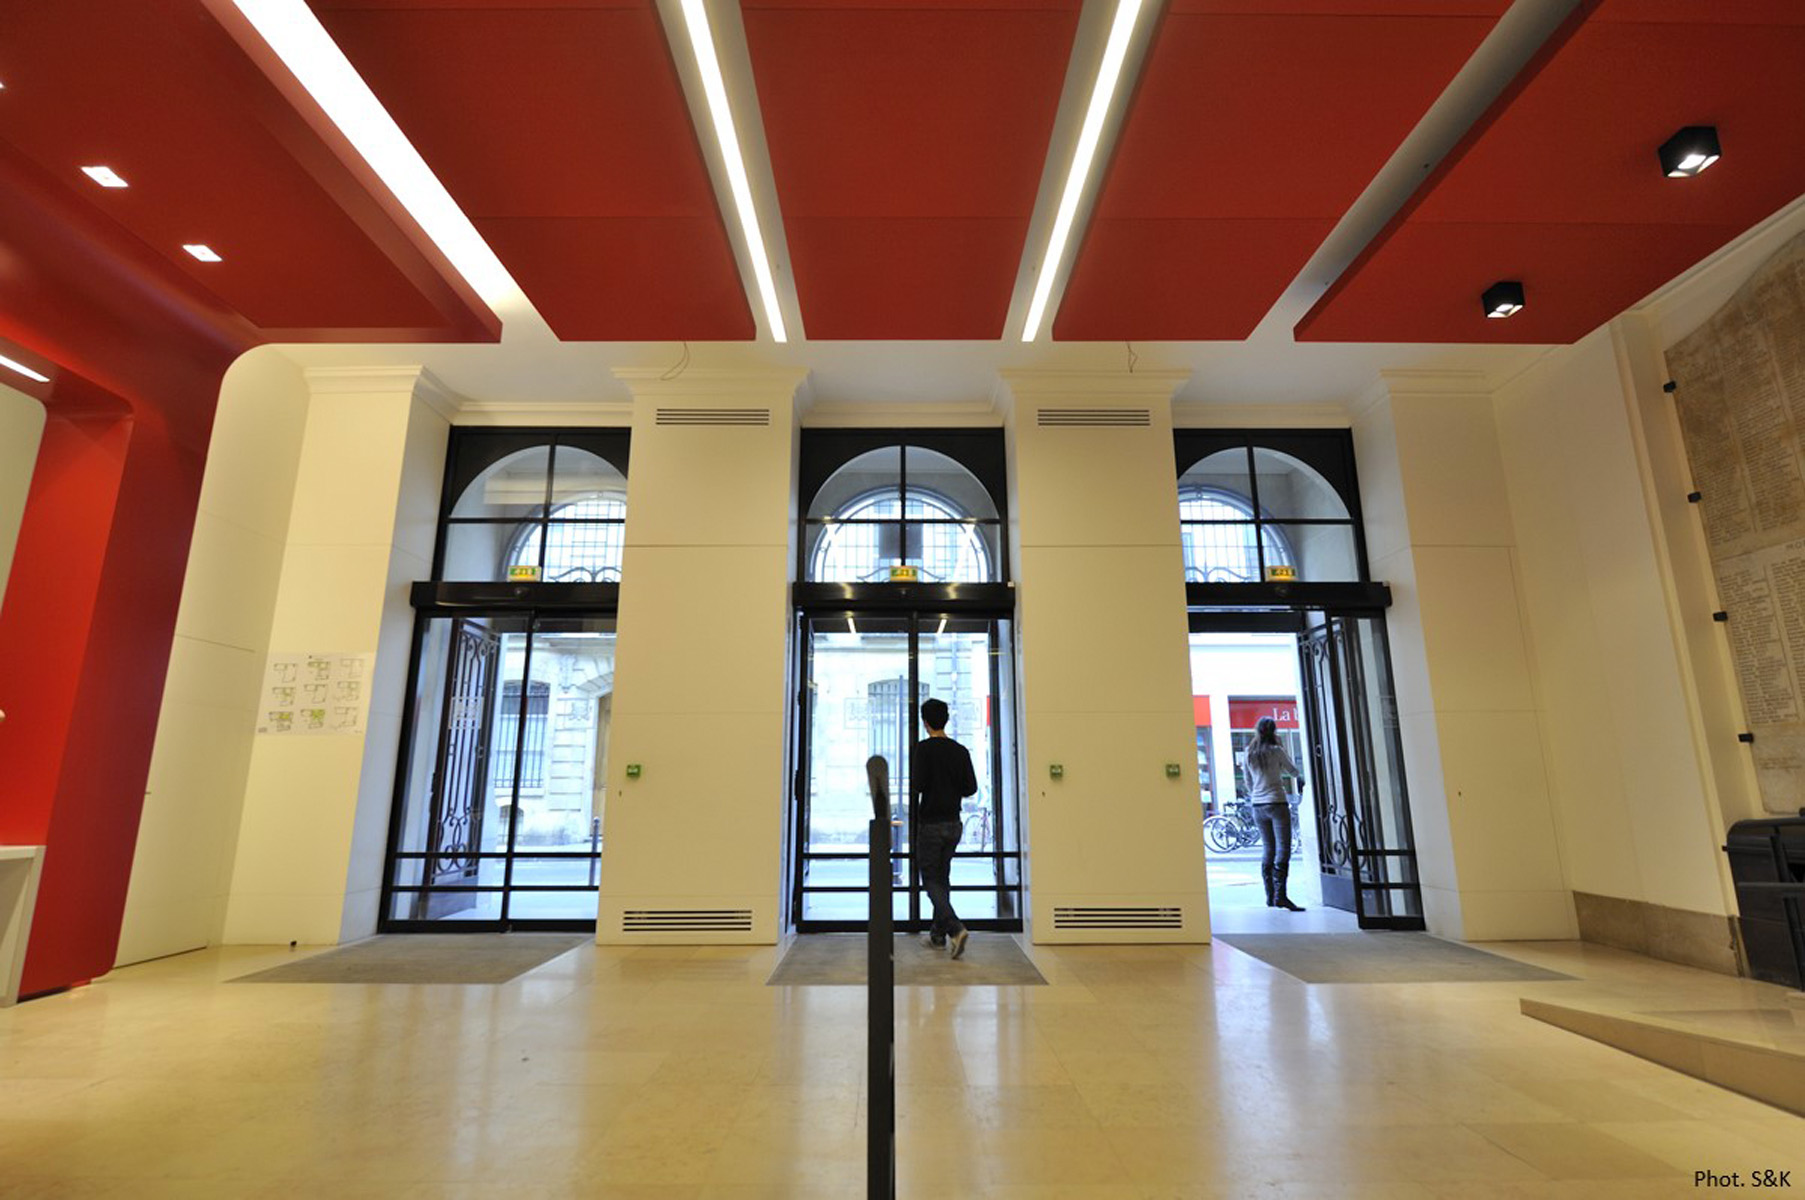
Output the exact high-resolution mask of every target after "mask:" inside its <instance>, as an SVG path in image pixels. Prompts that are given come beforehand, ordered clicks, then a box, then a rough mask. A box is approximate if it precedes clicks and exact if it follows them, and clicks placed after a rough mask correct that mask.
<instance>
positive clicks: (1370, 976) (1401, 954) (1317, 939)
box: [1216, 932, 1573, 983]
mask: <svg viewBox="0 0 1805 1200" xmlns="http://www.w3.org/2000/svg"><path fill="white" fill-rule="evenodd" d="M1216 940H1217V941H1220V942H1226V943H1228V944H1229V945H1231V946H1233V947H1234V948H1235V949H1237V950H1239V951H1241V952H1242V953H1244V954H1251V955H1253V956H1254V957H1255V958H1257V959H1259V960H1260V961H1261V962H1263V963H1265V964H1267V965H1268V966H1272V967H1277V968H1278V969H1279V970H1281V971H1283V972H1284V973H1285V974H1287V975H1290V976H1292V977H1293V978H1295V979H1301V980H1303V981H1304V982H1305V983H1485V982H1491V981H1501V980H1535V979H1544V980H1546V979H1571V978H1573V976H1571V975H1562V974H1561V973H1560V972H1558V971H1548V970H1544V969H1543V968H1541V967H1532V966H1530V965H1529V964H1528V963H1520V962H1517V961H1516V960H1515V959H1510V958H1505V957H1503V956H1502V955H1497V954H1489V953H1487V952H1486V951H1484V950H1475V949H1474V948H1473V947H1471V946H1462V945H1460V944H1458V943H1456V942H1446V941H1443V940H1442V939H1441V938H1437V937H1430V936H1429V935H1428V934H1426V933H1372V932H1363V933H1223V934H1218V935H1217V936H1216Z"/></svg>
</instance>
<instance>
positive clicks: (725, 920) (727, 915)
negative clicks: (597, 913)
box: [620, 908, 752, 933]
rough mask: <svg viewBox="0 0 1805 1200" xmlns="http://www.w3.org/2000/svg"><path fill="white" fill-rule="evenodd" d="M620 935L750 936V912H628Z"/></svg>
mask: <svg viewBox="0 0 1805 1200" xmlns="http://www.w3.org/2000/svg"><path fill="white" fill-rule="evenodd" d="M620 928H621V932H622V933H751V932H752V910H751V909H749V908H630V909H628V910H626V911H625V912H623V913H621V916H620Z"/></svg>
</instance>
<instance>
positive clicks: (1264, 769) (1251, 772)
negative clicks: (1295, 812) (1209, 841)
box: [1241, 717, 1304, 912]
mask: <svg viewBox="0 0 1805 1200" xmlns="http://www.w3.org/2000/svg"><path fill="white" fill-rule="evenodd" d="M1241 772H1242V775H1243V776H1244V777H1245V778H1246V780H1247V801H1248V803H1249V804H1251V805H1252V806H1253V819H1254V823H1255V824H1256V825H1258V826H1259V827H1260V842H1261V843H1262V847H1263V848H1262V851H1261V854H1260V878H1261V880H1262V881H1264V882H1265V884H1266V907H1267V908H1284V909H1289V910H1290V911H1292V912H1303V911H1304V910H1303V906H1302V905H1298V904H1293V903H1291V897H1289V896H1287V895H1286V894H1285V877H1286V876H1287V875H1289V874H1290V873H1291V800H1290V798H1289V797H1288V796H1287V795H1286V794H1285V776H1287V775H1289V776H1291V777H1292V778H1294V779H1296V780H1297V781H1298V785H1299V786H1300V787H1301V786H1302V785H1303V773H1302V772H1301V771H1299V770H1298V769H1297V764H1296V763H1294V762H1292V761H1291V756H1290V755H1289V754H1287V753H1285V748H1284V747H1283V746H1281V745H1279V734H1278V723H1277V722H1276V721H1274V720H1273V719H1272V718H1271V717H1261V718H1260V719H1259V722H1258V723H1257V724H1255V725H1254V736H1253V741H1251V742H1249V743H1248V745H1247V749H1246V750H1244V751H1242V752H1241Z"/></svg>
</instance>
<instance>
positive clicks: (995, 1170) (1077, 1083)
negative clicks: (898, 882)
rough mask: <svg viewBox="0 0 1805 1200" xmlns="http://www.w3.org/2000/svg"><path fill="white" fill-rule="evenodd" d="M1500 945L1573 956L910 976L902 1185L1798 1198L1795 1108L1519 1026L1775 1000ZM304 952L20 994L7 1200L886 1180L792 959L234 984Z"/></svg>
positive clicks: (640, 1196) (1624, 958) (1075, 961)
mask: <svg viewBox="0 0 1805 1200" xmlns="http://www.w3.org/2000/svg"><path fill="white" fill-rule="evenodd" d="M1487 948H1488V949H1492V950H1495V951H1497V952H1500V953H1505V954H1510V955H1513V956H1517V957H1521V958H1523V959H1524V960H1526V961H1532V962H1535V963H1537V964H1539V965H1543V966H1548V967H1551V968H1553V969H1555V970H1559V971H1563V972H1566V973H1568V974H1571V975H1576V976H1579V977H1581V978H1580V979H1579V980H1578V981H1577V982H1550V983H1465V984H1395V985H1394V984H1377V985H1373V984H1362V985H1345V984H1343V985H1318V986H1311V985H1306V984H1302V983H1299V982H1298V981H1296V980H1294V979H1292V978H1291V977H1290V976H1288V975H1285V974H1283V973H1281V972H1278V971H1276V970H1273V969H1272V968H1270V967H1267V966H1266V965H1264V964H1263V963H1261V962H1259V961H1257V960H1255V959H1252V958H1249V957H1248V956H1246V955H1244V954H1241V953H1240V952H1238V951H1236V950H1234V949H1233V948H1232V947H1230V946H1228V945H1226V944H1224V943H1217V944H1214V945H1210V946H1195V947H1061V948H1052V947H1044V946H1038V947H1029V951H1030V953H1031V955H1032V957H1033V958H1034V960H1035V961H1036V963H1037V965H1038V966H1039V967H1040V969H1041V971H1042V973H1043V974H1044V975H1046V977H1047V979H1048V983H1049V986H1046V987H1034V988H989V987H942V988H910V989H904V990H903V991H902V992H901V993H900V994H899V996H898V1002H897V1014H898V1016H897V1025H898V1050H899V1056H900V1082H899V1089H898V1101H899V1122H898V1126H899V1127H898V1146H899V1152H900V1180H901V1186H900V1194H901V1195H902V1196H903V1197H906V1198H909V1200H927V1198H933V1200H1200V1198H1203V1197H1224V1198H1233V1200H1242V1198H1250V1197H1251V1198H1273V1200H1276V1198H1279V1197H1322V1198H1324V1200H1352V1198H1356V1197H1373V1198H1375V1200H1376V1198H1380V1197H1383V1198H1385V1200H1431V1198H1437V1197H1445V1198H1450V1200H1452V1198H1459V1200H1486V1198H1490V1197H1498V1198H1504V1197H1510V1198H1530V1197H1561V1198H1573V1200H1581V1198H1585V1200H1593V1198H1598V1200H1630V1198H1635V1200H1642V1198H1644V1197H1666V1196H1697V1195H1701V1194H1709V1192H1710V1189H1706V1188H1700V1187H1695V1184H1694V1179H1695V1176H1694V1172H1696V1171H1702V1170H1714V1171H1717V1172H1719V1173H1720V1174H1727V1173H1728V1172H1730V1171H1737V1172H1740V1173H1741V1174H1742V1175H1743V1177H1744V1180H1745V1189H1741V1190H1742V1194H1745V1195H1746V1194H1750V1193H1749V1192H1748V1191H1747V1190H1746V1181H1747V1180H1748V1178H1749V1172H1751V1171H1759V1170H1764V1169H1766V1170H1773V1171H1776V1172H1777V1171H1781V1170H1789V1171H1791V1173H1792V1174H1791V1182H1792V1193H1791V1194H1805V1119H1801V1118H1799V1117H1794V1116H1789V1115H1786V1114H1784V1113H1782V1112H1780V1111H1778V1110H1776V1109H1772V1108H1769V1107H1766V1106H1764V1105H1762V1104H1759V1103H1757V1102H1755V1101H1752V1100H1748V1099H1745V1098H1743V1097H1740V1096H1737V1095H1735V1094H1733V1093H1730V1092H1727V1091H1723V1090H1720V1089H1718V1088H1715V1087H1713V1086H1711V1085H1709V1084H1705V1083H1701V1082H1698V1081H1696V1080H1693V1079H1690V1078H1688V1077H1686V1076H1683V1075H1679V1074H1676V1073H1674V1072H1671V1071H1668V1070H1666V1069H1664V1068H1661V1067H1658V1066H1655V1065H1653V1064H1651V1063H1647V1062H1644V1061H1642V1060H1639V1059H1636V1058H1632V1057H1630V1056H1628V1055H1625V1054H1623V1053H1621V1052H1619V1051H1616V1050H1612V1049H1610V1048H1608V1047H1605V1046H1602V1045H1599V1044H1598V1043H1595V1042H1592V1041H1588V1040H1586V1039H1584V1038H1581V1037H1577V1036H1575V1035H1573V1034H1570V1033H1567V1032H1564V1031H1562V1030H1559V1029H1555V1028H1552V1027H1550V1026H1548V1025H1545V1024H1542V1023H1540V1022H1538V1021H1534V1020H1531V1019H1529V1018H1527V1017H1524V1016H1522V1015H1520V1014H1519V1012H1518V1002H1519V998H1520V997H1523V996H1546V997H1550V998H1559V997H1567V998H1572V997H1576V996H1584V997H1587V998H1588V999H1589V1002H1591V1003H1595V1004H1605V1005H1608V1004H1611V1003H1618V1002H1621V1003H1625V1004H1632V1003H1633V1004H1642V1005H1643V1006H1645V1007H1646V1005H1647V1002H1648V1000H1649V998H1650V997H1659V998H1660V1003H1661V1004H1662V1005H1663V1006H1665V1007H1669V1008H1671V1009H1673V1010H1675V1011H1687V1012H1697V1011H1717V1010H1726V1009H1734V1008H1736V1007H1737V1006H1738V1005H1739V1004H1745V1003H1746V1002H1747V1001H1748V1000H1749V998H1750V997H1757V998H1759V1000H1760V1003H1762V1004H1767V1005H1770V1006H1771V1005H1772V1004H1774V1003H1776V1001H1775V997H1777V996H1778V995H1779V989H1766V990H1765V991H1763V990H1761V989H1762V988H1763V987H1764V985H1754V984H1749V983H1747V982H1743V981H1738V980H1733V979H1727V978H1723V977H1719V976H1714V975H1709V974H1706V973H1704V972H1699V971H1692V970H1687V969H1685V968H1680V967H1673V966H1668V965H1665V964H1660V963H1654V962H1651V961H1649V960H1646V959H1641V958H1638V957H1636V956H1634V955H1630V954H1626V953H1622V952H1618V951H1612V950H1607V949H1602V948H1598V947H1590V946H1580V945H1578V944H1575V943H1536V944H1508V945H1493V946H1489V947H1487ZM286 957H288V952H286V951H276V950H266V949H256V948H227V949H217V950H208V951H201V952H197V953H194V954H188V955H182V956H179V957H176V958H171V959H165V960H162V961H160V962H155V963H149V964H144V965H141V966H136V967H131V968H128V969H125V970H121V971H117V972H115V973H113V974H112V975H110V976H108V977H107V978H106V979H104V980H102V981H100V982H99V983H97V984H95V985H93V986H91V987H87V988H83V989H80V990H78V991H75V992H71V993H68V994H65V995H61V996H54V997H49V998H45V999H41V1000H37V1001H33V1002H30V1003H28V1004H25V1005H21V1006H19V1007H17V1008H14V1009H8V1010H0V1197H4V1198H5V1200H24V1198H34V1200H35V1198H38V1197H102V1196H104V1197H114V1196H117V1197H134V1198H137V1197H149V1198H157V1197H183V1198H190V1197H193V1198H199V1200H207V1198H212V1197H232V1198H235V1200H236V1198H239V1197H249V1198H261V1197H310V1196H320V1197H332V1198H340V1197H343V1198H345V1200H363V1198H365V1197H371V1198H374V1197H382V1198H383V1200H414V1198H427V1197H453V1198H463V1197H472V1198H474V1197H496V1196H506V1197H529V1198H532V1197H578V1196H581V1197H590V1198H597V1200H816V1198H831V1200H854V1198H856V1197H858V1196H861V1195H862V1194H863V1147H864V1115H865V1105H864V1099H863V1093H864V1079H863V1074H864V1072H863V1067H864V1049H863V1039H864V1000H863V992H862V991H860V990H858V989H850V988H844V989H843V988H824V987H808V988H782V987H767V986H765V985H764V982H763V981H764V979H765V978H766V976H767V975H769V974H770V971H771V967H772V963H773V960H774V957H775V949H774V948H771V947H755V948H721V947H669V948H636V949H618V948H608V947H599V948H598V947H593V946H583V947H581V948H579V949H577V950H575V951H573V952H571V953H570V954H567V955H564V956H562V957H560V958H558V959H555V960H553V961H552V962H550V963H548V964H546V965H545V966H543V967H540V968H538V969H536V970H534V971H532V972H531V973H529V974H527V975H525V976H523V977H522V978H520V979H518V980H516V981H515V982H513V983H510V984H506V985H502V986H451V985H432V986H418V985H318V984H295V985H261V986H252V985H246V984H233V983H227V982H224V981H226V980H229V979H231V978H233V977H234V976H237V975H242V974H245V973H247V972H250V971H254V970H258V969H261V968H263V967H267V966H271V965H273V964H274V963H276V962H278V961H282V960H283V959H285V958H286ZM1723 1194H1726V1195H1727V1194H1729V1191H1728V1190H1726V1191H1724V1192H1723ZM1756 1194H1764V1195H1765V1194H1771V1195H1785V1194H1789V1193H1788V1192H1786V1191H1775V1192H1766V1191H1764V1192H1760V1193H1756Z"/></svg>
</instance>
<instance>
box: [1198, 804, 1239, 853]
mask: <svg viewBox="0 0 1805 1200" xmlns="http://www.w3.org/2000/svg"><path fill="white" fill-rule="evenodd" d="M1240 832H1241V827H1240V825H1239V824H1238V823H1237V822H1235V821H1234V820H1232V819H1230V818H1228V817H1225V816H1223V815H1222V814H1221V813H1217V814H1216V815H1215V816H1213V817H1205V818H1204V819H1203V844H1204V845H1205V846H1208V847H1209V848H1210V849H1211V850H1214V851H1215V852H1216V853H1217V854H1227V853H1228V852H1229V851H1230V850H1238V849H1240V846H1241V840H1240V836H1239V835H1240Z"/></svg>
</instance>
